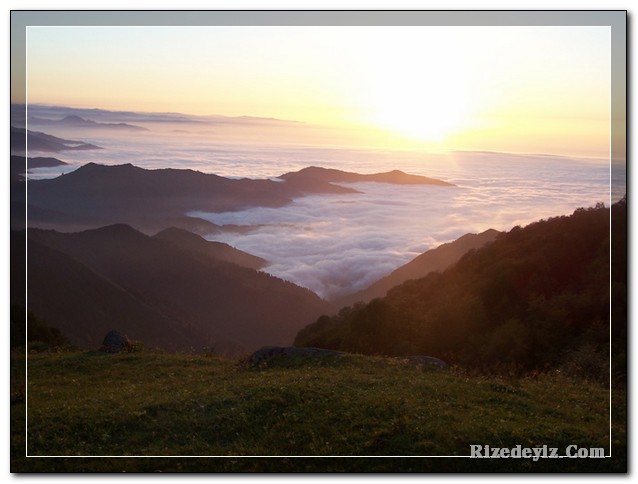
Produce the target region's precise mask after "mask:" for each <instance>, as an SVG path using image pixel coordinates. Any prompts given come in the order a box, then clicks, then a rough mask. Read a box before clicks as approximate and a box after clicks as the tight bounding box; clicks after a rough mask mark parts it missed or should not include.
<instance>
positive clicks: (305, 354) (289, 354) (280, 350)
mask: <svg viewBox="0 0 638 484" xmlns="http://www.w3.org/2000/svg"><path fill="white" fill-rule="evenodd" d="M344 355H345V353H344V352H343V351H334V350H324V349H321V348H298V347H295V346H264V347H263V348H260V349H258V350H257V351H255V352H254V353H253V354H252V355H250V357H249V358H248V364H249V365H260V364H263V363H266V362H267V361H268V360H270V359H272V358H295V357H296V358H299V357H301V358H321V357H326V356H344Z"/></svg>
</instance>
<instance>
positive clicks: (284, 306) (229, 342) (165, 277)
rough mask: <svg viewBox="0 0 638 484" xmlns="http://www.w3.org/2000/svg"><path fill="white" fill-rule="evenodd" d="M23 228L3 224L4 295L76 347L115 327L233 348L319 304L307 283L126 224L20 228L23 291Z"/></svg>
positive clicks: (161, 341)
mask: <svg viewBox="0 0 638 484" xmlns="http://www.w3.org/2000/svg"><path fill="white" fill-rule="evenodd" d="M165 235H166V234H165ZM169 235H170V234H169ZM182 235H183V234H182ZM24 238H25V232H24V231H21V232H12V242H11V246H12V270H11V277H12V281H11V287H12V288H13V289H14V291H12V294H11V302H12V304H20V305H22V306H25V307H27V309H29V310H31V311H32V312H33V313H34V314H35V315H36V316H37V317H38V318H41V319H42V320H44V321H46V322H47V323H49V324H50V325H51V326H54V327H57V328H58V329H60V330H61V331H62V332H63V333H64V335H65V336H67V337H68V338H69V339H70V340H71V342H72V343H73V344H75V345H77V346H79V347H82V348H95V347H96V344H99V342H101V338H102V337H103V336H104V334H105V333H106V332H107V331H108V330H110V329H117V330H119V331H121V332H124V333H127V334H128V336H129V337H130V338H132V339H137V340H141V341H143V342H144V344H145V345H146V346H147V347H159V348H165V349H179V350H189V349H192V348H194V349H195V350H201V349H202V347H204V346H215V348H216V351H218V352H222V353H225V354H236V353H238V352H243V351H250V350H254V349H256V348H257V347H260V346H264V345H269V344H271V345H286V344H290V343H291V342H292V339H293V338H294V335H295V334H296V332H297V331H298V330H299V329H300V328H302V327H303V326H305V325H306V324H308V323H310V322H311V321H313V320H314V319H316V318H317V316H318V315H319V314H321V313H323V312H325V311H326V310H328V309H329V306H328V304H327V303H326V302H325V301H323V300H321V299H320V298H319V297H318V296H316V295H315V294H314V293H312V292H311V291H308V290H307V289H303V288H300V287H298V286H295V285H294V284H292V283H289V282H285V281H283V280H281V279H278V278H275V277H272V276H270V275H268V274H265V273H263V272H258V271H256V270H254V269H251V268H247V267H241V266H239V265H237V264H234V263H231V262H227V261H225V260H222V259H220V258H215V257H212V256H211V255H210V253H202V252H200V251H198V250H184V248H183V246H184V244H182V246H178V245H176V244H175V243H174V242H169V241H167V240H163V239H162V238H161V237H149V236H146V235H144V234H142V233H140V232H138V231H136V230H134V229H132V228H131V227H129V226H126V225H113V226H107V227H103V228H100V229H96V230H88V231H84V232H77V233H60V232H55V231H52V230H39V229H29V231H28V236H27V243H28V259H27V261H28V267H27V270H28V272H27V276H28V285H27V290H28V297H27V298H25V295H24V294H23V291H22V288H24V287H25V283H24V282H25V281H24V251H23V250H21V248H23V247H24V240H25V239H24ZM172 238H173V240H175V239H176V238H175V237H172ZM182 239H183V237H182ZM204 242H205V241H204ZM189 244H191V245H190V246H191V247H193V246H201V245H202V244H201V242H200V243H196V244H192V241H191V242H189ZM225 251H226V253H228V250H227V249H225ZM234 256H237V255H236V254H235V255H234ZM245 260H247V259H246V258H244V261H245ZM252 263H254V262H252Z"/></svg>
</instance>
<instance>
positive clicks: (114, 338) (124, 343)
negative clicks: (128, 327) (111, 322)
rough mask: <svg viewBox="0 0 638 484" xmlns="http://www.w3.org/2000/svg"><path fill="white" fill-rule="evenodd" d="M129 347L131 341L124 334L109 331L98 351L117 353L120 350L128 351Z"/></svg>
mask: <svg viewBox="0 0 638 484" xmlns="http://www.w3.org/2000/svg"><path fill="white" fill-rule="evenodd" d="M130 348H131V342H130V341H129V339H128V337H127V336H126V335H123V334H122V333H120V332H119V331H115V330H112V331H109V332H108V333H107V334H106V336H105V337H104V341H102V346H100V351H104V352H105V353H119V352H120V351H128V350H129V349H130Z"/></svg>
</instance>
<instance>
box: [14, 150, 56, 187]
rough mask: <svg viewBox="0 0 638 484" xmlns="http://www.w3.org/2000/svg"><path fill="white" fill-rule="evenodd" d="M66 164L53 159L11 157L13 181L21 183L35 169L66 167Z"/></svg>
mask: <svg viewBox="0 0 638 484" xmlns="http://www.w3.org/2000/svg"><path fill="white" fill-rule="evenodd" d="M65 165H67V163H66V162H64V161H62V160H58V159H57V158H51V157H33V158H31V157H30V158H28V159H27V158H26V157H24V156H19V155H11V180H12V181H21V180H23V179H24V175H25V173H30V171H29V170H31V169H33V168H51V167H55V166H65Z"/></svg>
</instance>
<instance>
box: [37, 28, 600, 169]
mask: <svg viewBox="0 0 638 484" xmlns="http://www.w3.org/2000/svg"><path fill="white" fill-rule="evenodd" d="M610 49H611V46H610V29H609V28H608V27H576V26H570V27H549V26H546V27H542V26H541V27H525V26H517V27H494V26H476V27H437V26H430V27H405V26H402V27H392V26H358V27H355V26H342V27H339V26H334V27H329V26H326V27H301V26H299V27H295V26H288V27H259V26H251V27H234V26H233V27H231V26H229V27H192V26H190V27H29V28H28V30H27V76H28V81H27V95H28V102H29V103H47V104H56V105H67V106H75V107H99V108H104V109H114V110H135V111H174V112H184V113H191V114H222V115H231V116H241V115H251V116H264V117H276V118H281V119H288V120H296V121H302V122H306V123H310V124H319V125H326V126H331V127H333V128H339V129H342V130H343V132H344V133H356V136H355V135H353V137H355V138H356V139H357V140H359V141H360V140H362V139H365V140H367V142H368V143H369V144H370V145H371V146H380V147H397V148H401V147H425V148H428V147H429V148H437V149H473V150H493V151H512V152H534V153H554V154H567V155H578V156H595V157H602V158H606V157H608V155H609V124H610V119H609V110H610Z"/></svg>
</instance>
